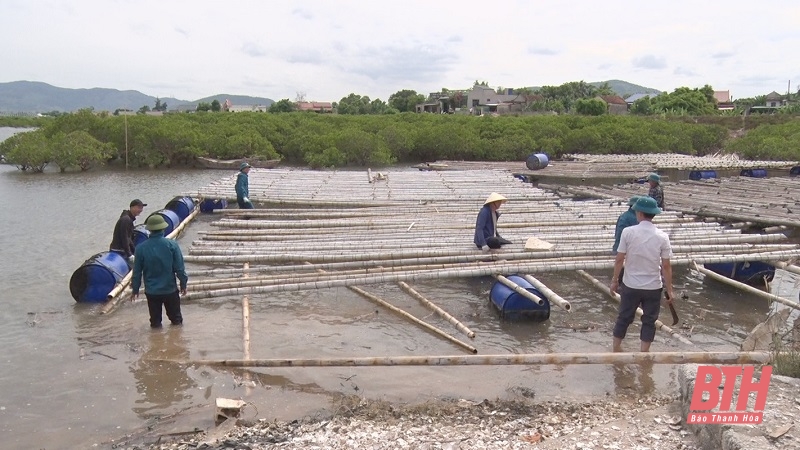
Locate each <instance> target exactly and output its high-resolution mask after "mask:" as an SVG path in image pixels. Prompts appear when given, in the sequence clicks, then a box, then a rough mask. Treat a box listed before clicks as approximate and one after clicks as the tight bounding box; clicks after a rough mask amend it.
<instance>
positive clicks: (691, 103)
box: [650, 85, 717, 116]
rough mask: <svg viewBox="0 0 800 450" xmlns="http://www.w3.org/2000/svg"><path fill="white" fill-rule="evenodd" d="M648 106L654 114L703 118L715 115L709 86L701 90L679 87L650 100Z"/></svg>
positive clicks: (714, 101)
mask: <svg viewBox="0 0 800 450" xmlns="http://www.w3.org/2000/svg"><path fill="white" fill-rule="evenodd" d="M709 91H710V95H709ZM650 104H651V107H652V110H653V112H654V113H655V114H668V115H680V114H687V115H691V116H703V115H713V114H716V113H717V108H716V100H714V89H713V88H712V87H711V86H709V85H705V86H704V87H703V88H702V89H690V88H688V87H679V88H677V89H675V90H674V91H672V92H671V93H669V94H661V95H659V96H658V97H656V98H654V99H652V100H651V102H650Z"/></svg>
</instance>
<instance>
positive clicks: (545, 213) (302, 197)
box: [184, 169, 800, 359]
mask: <svg viewBox="0 0 800 450" xmlns="http://www.w3.org/2000/svg"><path fill="white" fill-rule="evenodd" d="M379 175H380V176H375V175H373V172H372V171H368V173H367V176H365V174H364V172H355V171H324V172H311V171H301V170H292V169H273V170H269V171H266V170H259V169H252V170H251V172H250V198H251V200H252V201H253V202H254V203H255V204H256V205H259V206H261V208H259V209H255V210H238V209H231V210H217V211H215V213H216V214H217V215H218V218H217V220H215V221H213V222H212V223H211V224H210V225H211V227H210V229H208V230H203V231H201V232H199V233H198V235H199V237H198V239H196V240H195V241H193V242H192V243H191V245H190V247H189V249H188V254H187V255H186V256H185V259H186V261H187V262H188V263H191V264H194V265H195V267H197V265H201V266H202V268H197V269H194V270H190V271H189V272H190V276H191V278H192V281H191V285H192V286H191V289H190V292H189V294H187V295H186V296H185V297H184V298H185V299H186V300H189V301H192V300H201V299H205V298H212V297H234V298H236V299H246V300H247V301H249V302H250V303H252V302H253V301H258V300H259V299H260V298H264V297H265V296H267V295H269V294H271V293H276V292H291V291H299V290H314V289H326V288H337V287H347V288H349V289H351V290H352V291H354V292H356V293H357V294H359V295H361V296H362V297H364V298H366V299H368V300H370V301H372V302H374V303H376V304H378V305H380V306H381V307H384V308H386V309H387V310H389V311H392V312H394V313H395V314H397V315H398V316H399V317H401V318H403V319H405V320H408V321H409V322H410V323H412V324H414V325H416V326H419V327H421V328H422V329H424V330H426V331H428V332H430V333H432V334H433V335H436V336H439V337H443V338H444V339H446V340H448V341H450V342H451V343H454V344H456V345H457V346H459V347H461V348H462V349H464V350H467V351H468V352H469V353H476V352H477V349H476V348H475V347H472V346H471V345H470V344H467V343H464V342H461V341H458V340H457V339H455V338H454V337H452V336H450V335H449V334H448V333H447V332H446V331H444V330H441V329H438V328H436V327H433V326H431V325H430V324H428V323H426V322H424V321H422V320H420V319H419V318H417V317H414V316H413V315H411V314H409V313H408V312H406V311H403V310H402V309H400V308H398V307H396V306H395V305H392V304H391V303H390V302H389V301H387V300H386V299H382V298H380V297H379V296H377V295H375V294H374V293H371V292H368V291H367V289H369V287H370V286H376V285H385V284H397V285H398V286H400V287H401V288H402V291H403V292H406V293H408V294H409V295H411V296H412V297H413V298H415V299H417V300H419V301H420V302H421V303H422V304H423V305H425V306H426V307H428V308H430V309H431V310H433V311H435V313H436V314H437V315H439V316H440V317H442V318H445V319H446V320H447V321H448V322H449V323H450V324H452V325H453V326H454V327H455V328H456V329H457V330H458V331H460V332H461V333H464V334H466V335H467V336H468V337H469V338H473V337H474V336H475V332H474V331H473V330H470V329H468V328H467V327H465V326H464V325H463V324H462V323H461V322H460V321H459V320H458V318H456V317H454V316H452V315H451V314H449V313H448V312H446V311H444V310H443V309H441V308H439V307H438V306H436V305H435V304H434V303H433V301H431V300H428V299H427V298H426V297H425V294H424V292H419V291H418V290H416V289H415V288H414V287H412V286H411V285H410V284H409V283H414V282H424V281H427V280H442V279H456V278H468V277H482V276H487V277H488V276H493V277H496V278H497V279H501V278H504V277H503V275H510V274H520V275H522V276H523V277H524V278H525V279H526V280H529V281H531V282H535V285H536V288H537V289H538V290H539V291H540V292H541V293H543V294H544V295H545V296H547V299H548V300H549V301H550V303H551V304H554V305H556V306H559V307H560V308H562V309H563V311H564V312H568V311H571V310H572V307H571V305H570V303H569V301H568V300H567V299H565V298H563V297H562V296H560V295H559V294H558V293H556V292H554V291H553V290H551V289H549V288H547V286H545V285H544V284H543V283H541V282H539V281H538V280H536V279H535V278H533V277H531V274H535V275H537V276H538V274H540V273H558V272H565V271H570V272H572V271H584V270H606V271H609V270H610V269H611V268H612V267H613V264H614V262H613V257H612V256H611V254H610V248H611V246H612V243H613V235H614V227H615V223H616V220H617V218H618V216H619V215H620V214H621V213H622V212H623V211H625V210H626V209H627V198H628V197H629V196H630V195H631V193H629V192H625V193H624V195H623V194H622V192H617V191H612V192H610V193H601V194H602V197H604V198H605V199H603V200H588V201H575V200H573V199H569V198H567V199H565V198H561V197H559V196H558V195H557V193H555V192H550V191H548V190H544V189H541V188H536V187H533V186H531V185H530V184H528V183H523V182H521V181H520V180H518V179H516V178H514V177H513V175H512V174H511V173H509V172H508V171H504V170H496V169H475V170H467V171H458V170H452V171H451V170H448V171H424V172H423V171H417V170H399V171H391V172H386V173H385V174H384V173H379ZM771 180H772V179H771ZM233 181H234V180H233V177H232V176H231V177H227V178H225V179H222V180H219V181H218V182H215V183H211V184H210V185H208V186H206V187H203V188H201V189H200V190H199V191H198V192H194V193H191V194H190V195H194V196H199V197H206V198H227V199H229V200H232V199H233V198H235V194H234V192H233V186H234V182H233ZM750 181H754V180H750ZM671 186H672V185H670V186H668V190H667V192H668V197H667V199H668V201H669V199H670V198H672V197H671V194H670V193H671V192H672V191H670V190H669V189H670V188H671ZM635 187H640V186H639V185H636V186H635ZM493 191H494V192H501V193H502V194H503V195H504V196H506V197H507V198H508V199H509V202H508V203H507V204H506V205H504V206H503V208H502V210H501V212H502V213H503V215H502V219H501V221H500V222H499V230H500V231H501V233H502V235H503V237H505V238H506V239H509V240H510V241H512V242H513V244H511V245H508V246H506V247H504V248H503V249H502V250H499V251H492V252H485V251H481V250H478V249H476V248H475V247H474V245H473V244H472V233H473V230H474V220H475V215H476V214H477V211H478V209H479V208H480V206H481V205H482V204H483V201H484V200H485V198H486V196H487V195H488V193H489V192H493ZM598 192H599V191H598ZM655 222H656V224H657V225H658V226H659V228H661V229H662V230H664V231H665V232H667V233H668V234H669V235H670V239H671V241H672V244H673V252H674V257H673V259H672V261H673V264H674V265H686V266H690V265H692V264H694V263H695V262H697V263H701V264H702V263H711V262H735V261H751V260H760V261H789V260H792V259H794V258H797V257H800V246H798V245H796V244H793V243H790V242H788V241H787V237H786V235H785V234H783V233H781V231H783V230H782V229H781V228H776V229H774V230H772V231H771V232H768V233H765V234H759V235H755V234H743V233H742V230H741V227H742V226H743V224H737V225H735V226H733V225H728V226H723V225H721V224H719V223H716V222H711V221H703V220H700V218H699V217H697V216H693V215H689V214H685V213H683V212H681V211H678V210H668V211H666V212H665V213H664V214H661V215H659V216H658V217H657V219H656V221H655ZM532 236H535V237H537V238H539V239H542V240H545V241H547V242H550V243H552V244H554V248H553V249H552V250H549V251H538V252H532V251H525V250H524V249H523V247H524V243H525V241H526V239H527V238H529V237H532ZM234 265H235V266H236V267H232V266H234ZM243 265H244V266H243ZM506 281H510V280H506ZM596 283H600V282H599V281H597V280H596V279H594V281H593V284H595V285H597V284H596ZM512 289H513V290H515V291H517V292H519V290H517V289H516V288H513V287H512ZM523 291H524V290H523ZM661 325H662V327H661V331H662V332H666V333H668V334H669V335H670V336H672V337H674V338H676V339H677V340H678V341H680V342H682V343H684V344H687V345H693V344H692V343H691V342H690V341H688V340H687V339H685V338H683V337H682V336H681V335H680V334H679V333H678V332H677V331H675V330H672V329H671V328H669V327H666V326H664V325H663V324H661ZM246 359H249V357H246Z"/></svg>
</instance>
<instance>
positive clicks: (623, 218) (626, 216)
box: [611, 195, 639, 255]
mask: <svg viewBox="0 0 800 450" xmlns="http://www.w3.org/2000/svg"><path fill="white" fill-rule="evenodd" d="M636 200H639V196H638V195H634V196H633V197H631V198H630V200H628V210H627V211H625V212H624V213H622V214H620V215H619V217H618V218H617V228H616V229H615V230H614V246H613V247H611V254H612V255H616V254H617V248H618V247H619V238H620V237H621V236H622V230H624V229H625V228H628V227H632V226H634V225H636V224H638V223H639V221H638V220H637V219H636V211H634V210H633V205H634V204H635V203H636Z"/></svg>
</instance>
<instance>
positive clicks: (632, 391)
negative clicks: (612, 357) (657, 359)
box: [611, 361, 656, 396]
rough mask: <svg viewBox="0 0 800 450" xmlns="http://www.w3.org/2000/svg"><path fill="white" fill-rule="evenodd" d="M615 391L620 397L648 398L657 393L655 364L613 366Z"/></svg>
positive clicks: (647, 362) (649, 362)
mask: <svg viewBox="0 0 800 450" xmlns="http://www.w3.org/2000/svg"><path fill="white" fill-rule="evenodd" d="M611 368H612V374H613V378H614V391H615V392H616V394H617V395H620V396H647V395H650V394H652V393H654V392H655V389H656V384H655V381H653V363H652V362H651V361H644V362H642V363H641V364H638V365H635V364H612V365H611Z"/></svg>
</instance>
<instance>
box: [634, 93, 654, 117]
mask: <svg viewBox="0 0 800 450" xmlns="http://www.w3.org/2000/svg"><path fill="white" fill-rule="evenodd" d="M630 113H631V114H635V115H639V116H649V115H650V114H652V113H653V108H652V106H651V105H650V97H642V98H640V99H638V100H636V101H635V102H633V105H631V109H630Z"/></svg>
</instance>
